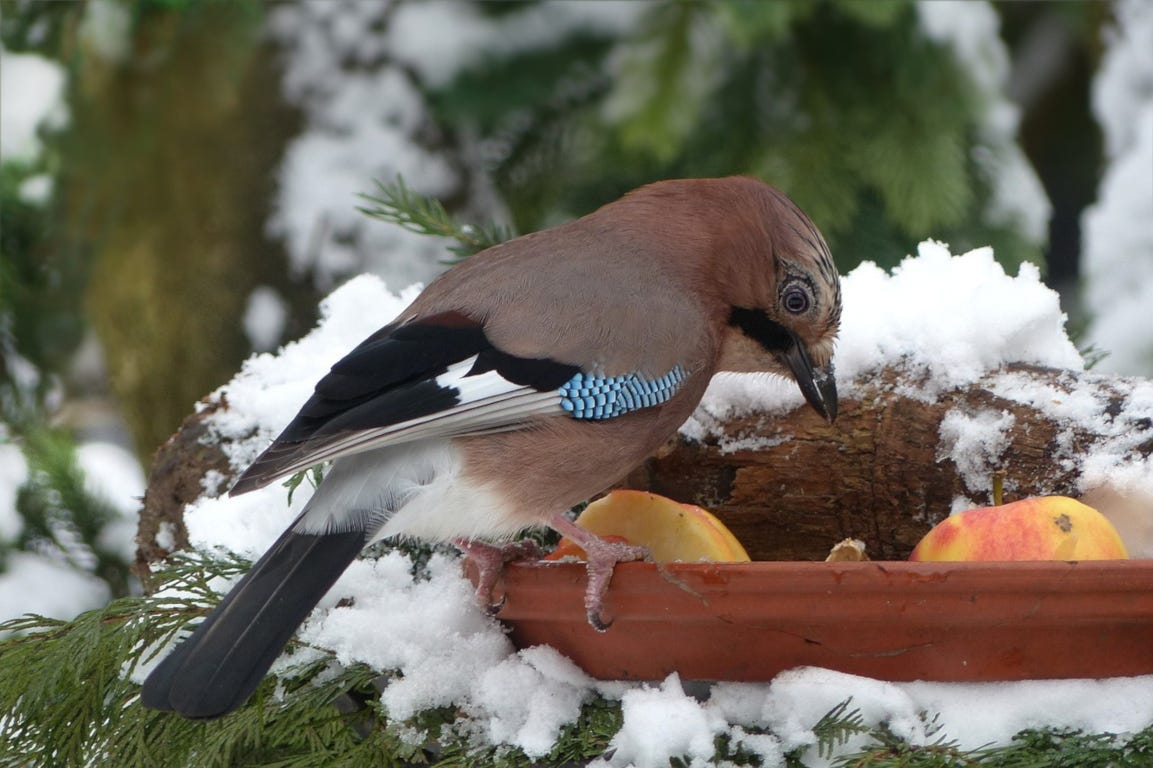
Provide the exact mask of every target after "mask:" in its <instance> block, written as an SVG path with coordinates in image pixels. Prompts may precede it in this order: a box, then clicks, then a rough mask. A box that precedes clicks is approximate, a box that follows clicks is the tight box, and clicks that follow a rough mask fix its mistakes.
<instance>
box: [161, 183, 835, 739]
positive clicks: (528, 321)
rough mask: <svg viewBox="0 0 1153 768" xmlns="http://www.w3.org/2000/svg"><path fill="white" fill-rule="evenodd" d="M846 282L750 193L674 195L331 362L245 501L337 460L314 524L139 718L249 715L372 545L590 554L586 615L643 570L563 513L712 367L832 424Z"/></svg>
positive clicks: (630, 209) (634, 457) (451, 294)
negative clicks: (617, 569) (529, 541)
mask: <svg viewBox="0 0 1153 768" xmlns="http://www.w3.org/2000/svg"><path fill="white" fill-rule="evenodd" d="M840 309H841V299H840V286H839V282H838V278H837V272H836V269H835V266H834V264H833V261H832V258H831V256H830V255H829V251H828V248H827V246H826V245H825V242H824V239H823V238H822V237H821V235H820V233H819V232H818V231H817V229H816V227H815V226H814V225H813V224H812V222H811V221H809V219H808V218H807V217H806V216H805V215H804V214H803V213H802V212H801V211H800V210H799V209H798V208H797V207H796V206H795V205H793V203H792V202H791V201H789V200H788V198H786V197H785V196H784V195H783V194H781V193H780V192H778V191H777V190H775V189H773V188H772V187H769V186H767V185H765V184H762V183H761V182H759V181H756V180H753V179H748V178H727V179H698V180H678V181H665V182H659V183H656V184H651V185H649V186H646V187H642V188H640V189H638V190H635V191H633V192H631V193H629V194H628V195H626V196H625V197H624V198H622V199H621V200H618V201H616V202H614V203H610V204H608V205H606V206H604V207H603V208H601V209H599V210H597V211H595V212H593V213H591V214H589V215H588V216H585V217H583V218H581V219H578V220H576V221H573V222H570V223H568V224H563V225H561V226H558V227H554V228H552V229H549V230H545V231H543V232H538V233H535V234H531V235H527V236H525V237H521V238H517V239H516V240H513V241H510V242H508V243H505V244H503V245H499V246H496V247H494V248H490V249H489V250H487V251H484V252H483V253H480V254H477V255H475V256H473V257H472V258H470V259H468V260H467V261H465V262H464V263H462V264H460V265H458V266H456V267H454V268H452V269H451V270H449V271H448V272H446V273H445V274H444V275H442V276H441V277H440V278H438V279H437V280H435V281H433V283H432V284H430V285H429V286H428V288H427V289H426V290H425V291H424V292H423V293H422V294H421V295H420V296H419V297H418V298H417V299H416V300H415V301H414V302H413V304H412V305H411V306H410V307H409V308H408V309H406V310H405V311H404V312H403V313H402V314H401V316H400V317H398V318H396V320H394V321H393V322H392V323H390V324H389V325H387V326H385V327H384V328H383V329H381V331H378V332H377V333H376V334H374V335H373V336H372V337H370V338H369V339H367V340H366V341H365V342H364V343H363V344H361V345H360V346H359V347H357V348H356V349H355V350H353V351H352V352H350V353H349V354H348V355H347V356H346V357H345V358H343V359H342V360H341V361H340V362H338V363H337V364H336V365H335V366H333V369H332V371H331V372H330V373H329V374H328V375H326V376H325V377H324V378H322V379H321V380H320V382H319V383H318V384H317V388H316V393H315V394H314V395H313V397H312V399H310V400H309V402H308V403H306V404H305V406H304V407H303V408H302V409H301V412H300V414H298V415H297V417H296V418H295V419H294V420H293V422H292V423H291V424H290V425H289V426H288V427H287V428H286V429H285V431H284V432H283V433H282V434H281V436H280V437H279V438H277V440H276V441H275V442H274V443H273V444H272V446H270V447H269V449H268V450H267V451H266V452H265V453H264V454H263V455H262V456H261V457H260V458H258V459H257V461H256V462H254V463H253V465H252V466H251V467H250V468H249V469H248V470H247V471H246V472H245V473H244V474H243V475H242V476H241V478H240V479H239V481H238V482H237V484H236V486H235V487H234V488H233V491H232V492H233V493H241V492H245V491H248V490H252V489H254V488H258V487H261V486H263V485H266V484H268V483H270V482H272V481H273V480H275V479H277V478H279V477H282V476H284V475H287V474H291V473H293V472H296V471H298V470H300V469H303V468H306V467H308V466H310V465H312V464H315V463H318V462H320V461H325V460H334V463H333V464H332V466H331V468H330V469H329V471H328V473H327V475H326V476H325V480H324V482H323V483H321V485H320V487H319V488H318V489H317V491H316V493H315V494H314V496H313V497H312V499H311V500H310V501H309V503H308V506H307V507H306V509H305V511H304V512H303V513H302V514H301V515H300V517H299V518H298V519H297V520H296V521H295V522H294V524H293V525H292V527H291V528H290V529H289V530H288V531H286V532H285V533H284V535H283V536H282V537H281V538H280V540H279V541H278V542H277V544H276V545H274V547H273V549H272V550H270V552H269V553H268V554H267V555H265V557H264V558H262V560H261V561H260V562H259V563H257V564H256V565H255V566H254V567H253V569H252V570H251V571H250V573H249V574H248V575H247V576H246V577H245V578H244V579H243V580H242V581H241V582H240V583H239V584H238V585H237V586H236V587H235V588H234V589H233V591H232V592H231V593H229V595H228V596H227V597H226V598H225V601H224V602H223V603H222V604H221V607H220V608H218V609H217V610H216V611H215V612H214V613H213V614H212V615H211V616H210V617H209V618H208V619H207V620H205V622H204V623H203V624H201V625H200V627H199V628H198V629H197V630H196V632H195V633H194V634H193V635H192V637H190V638H189V639H188V640H186V641H185V642H184V643H183V644H182V645H181V646H179V647H178V648H177V649H176V650H175V651H174V652H173V653H172V654H171V655H170V656H169V657H168V658H167V659H166V660H165V661H164V662H163V663H162V664H161V665H160V667H158V669H157V670H156V671H155V672H154V673H153V674H152V675H151V676H150V677H149V679H148V681H147V682H146V684H145V687H144V692H143V695H142V700H143V702H144V703H145V705H147V706H150V707H154V708H158V709H171V710H175V711H177V712H179V713H181V714H184V715H186V716H189V717H211V716H215V715H219V714H223V713H225V712H228V711H231V710H232V709H234V708H235V707H237V706H239V705H240V704H241V703H242V702H243V701H244V699H245V698H247V696H248V695H249V694H250V693H251V692H252V690H254V689H255V687H256V685H257V684H258V683H259V681H260V678H261V677H263V675H264V673H265V672H266V671H267V669H268V667H269V666H270V665H271V663H272V661H273V660H274V659H275V658H276V656H277V655H278V654H279V652H280V650H281V648H282V647H283V645H284V643H285V642H287V640H288V638H289V637H290V635H291V633H292V632H293V631H294V630H295V628H296V626H297V625H298V624H299V623H300V622H301V621H303V619H304V618H305V616H307V614H308V612H309V611H310V610H311V609H312V607H313V606H314V605H315V604H316V602H317V601H318V600H319V599H320V598H321V597H322V596H323V595H324V593H325V592H326V591H327V590H328V588H329V587H330V586H331V585H332V583H333V582H334V581H335V580H336V578H337V577H338V576H339V574H340V572H341V571H342V570H343V569H344V567H346V566H347V564H348V562H350V561H351V559H352V558H354V557H355V556H356V553H357V552H358V551H359V549H360V547H361V546H362V545H363V544H365V543H368V542H371V541H375V540H378V539H381V538H388V537H391V536H415V537H420V538H425V539H430V540H460V541H461V542H462V543H464V544H465V545H466V546H468V548H469V550H470V551H471V552H474V553H477V555H478V556H481V555H480V553H482V552H485V551H488V552H489V553H490V563H489V565H490V566H492V567H489V568H487V569H486V573H487V574H489V576H491V575H492V574H493V573H494V572H495V566H496V564H497V563H498V562H499V559H500V554H499V552H496V551H494V550H487V549H485V547H483V546H480V545H479V544H477V543H476V542H479V541H483V540H486V539H487V540H494V539H495V540H501V539H507V538H509V537H511V536H513V535H515V534H516V533H517V532H518V531H520V530H523V529H525V528H528V527H532V526H541V525H548V526H551V527H553V528H555V529H557V530H558V531H560V532H562V533H564V534H566V535H569V536H570V537H573V538H576V539H577V541H578V543H580V544H581V545H582V547H583V548H584V549H585V550H586V552H588V554H589V589H588V594H587V597H586V606H587V608H588V612H589V620H590V621H591V622H592V623H593V624H594V625H597V626H603V623H602V622H601V619H600V609H601V600H602V598H603V595H604V590H605V588H607V585H608V581H609V578H610V577H611V574H612V568H613V565H614V564H615V563H616V562H619V561H622V560H629V559H636V558H638V557H641V556H643V554H644V553H643V551H639V550H638V549H637V548H635V547H629V546H622V545H613V544H608V543H605V542H602V541H600V540H599V539H597V538H596V537H594V536H592V535H591V534H588V533H587V532H582V531H581V530H580V529H578V528H576V527H575V526H573V524H572V523H571V521H569V520H568V519H567V517H565V516H564V512H565V511H566V510H567V509H568V508H569V507H571V506H572V505H573V504H574V503H576V502H579V501H581V500H583V499H586V498H588V497H589V496H590V495H592V494H594V493H596V492H598V491H600V490H602V489H604V488H605V487H607V486H609V485H611V484H612V483H613V482H615V481H616V480H618V479H620V478H621V477H622V476H623V475H624V474H626V473H627V472H628V471H629V470H630V469H632V468H633V467H634V466H636V465H637V464H638V463H639V462H641V461H642V460H643V459H644V458H645V457H646V456H647V455H649V454H650V453H651V452H652V451H654V450H655V449H656V448H657V447H659V446H660V445H661V444H662V443H663V442H664V441H666V440H667V439H668V438H669V437H670V436H671V435H672V434H673V433H675V431H676V429H677V428H678V427H679V426H680V425H681V424H682V423H683V422H684V421H685V419H687V418H688V416H689V415H690V414H691V413H692V411H693V409H694V408H695V407H696V405H697V403H698V402H699V401H700V398H701V396H702V395H703V394H704V391H705V388H706V387H707V386H708V383H709V380H710V379H711V378H712V376H713V374H714V373H715V372H717V371H718V370H738V371H766V372H770V373H776V374H780V375H783V376H787V377H790V378H793V379H795V380H796V381H797V384H798V386H799V387H800V389H801V391H802V393H803V394H804V396H805V398H806V399H807V400H808V402H809V403H810V404H811V405H812V406H813V408H815V409H816V410H817V411H818V412H819V413H821V414H822V415H823V416H825V417H826V418H829V419H832V418H834V417H835V415H836V405H837V400H836V386H835V383H834V380H833V376H832V365H831V357H832V352H833V343H834V340H835V338H836V334H837V329H838V326H839V323H840Z"/></svg>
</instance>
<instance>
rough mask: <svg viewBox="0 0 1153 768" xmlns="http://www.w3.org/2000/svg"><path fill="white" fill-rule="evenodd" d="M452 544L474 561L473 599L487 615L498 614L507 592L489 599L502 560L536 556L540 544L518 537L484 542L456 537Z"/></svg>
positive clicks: (502, 566)
mask: <svg viewBox="0 0 1153 768" xmlns="http://www.w3.org/2000/svg"><path fill="white" fill-rule="evenodd" d="M453 544H455V545H456V547H457V549H459V550H460V551H461V552H463V553H464V554H465V555H467V556H468V557H469V559H471V560H472V561H473V562H474V563H476V569H477V579H476V601H477V603H479V604H480V607H481V608H482V609H483V610H484V612H485V613H487V614H488V615H489V616H495V615H496V614H498V613H500V610H501V608H504V604H505V601H506V600H507V599H508V595H501V596H500V599H499V600H493V592H494V590H495V589H496V583H497V581H498V580H499V579H500V575H501V572H502V571H503V570H504V565H505V563H510V562H512V561H514V560H532V559H537V558H539V557H540V547H539V546H538V545H537V543H536V542H535V541H533V540H532V539H522V540H521V541H514V542H512V543H510V544H486V543H484V542H481V541H472V540H469V539H457V540H456V541H454V542H453Z"/></svg>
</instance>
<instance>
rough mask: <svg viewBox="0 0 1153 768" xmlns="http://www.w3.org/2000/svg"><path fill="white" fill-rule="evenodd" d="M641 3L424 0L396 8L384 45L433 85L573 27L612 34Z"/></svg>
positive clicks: (625, 27) (541, 45) (625, 26)
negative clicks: (488, 9)
mask: <svg viewBox="0 0 1153 768" xmlns="http://www.w3.org/2000/svg"><path fill="white" fill-rule="evenodd" d="M645 6H646V4H645V3H635V2H627V1H625V2H622V0H611V1H608V2H604V1H602V2H596V3H588V2H576V1H574V0H560V1H559V2H549V3H541V4H538V5H531V6H528V7H526V8H524V9H523V10H520V11H515V12H512V13H505V14H501V15H499V16H491V15H488V14H485V13H483V12H482V11H481V9H480V8H479V7H478V6H477V4H476V3H470V2H461V1H460V0H425V2H421V3H409V4H406V5H402V6H400V7H399V8H397V10H396V13H395V14H394V15H393V18H392V20H391V23H390V25H389V33H388V48H389V50H390V51H391V52H392V54H393V55H394V56H396V57H397V58H398V59H399V60H401V61H403V62H405V63H406V64H408V65H409V66H410V67H412V68H413V69H415V70H416V71H417V72H418V73H419V74H420V76H421V79H422V80H423V81H424V82H425V83H427V84H428V85H430V86H432V87H434V88H436V87H442V86H445V85H447V84H448V83H450V82H451V81H452V80H453V78H455V77H456V76H457V75H458V74H460V73H461V72H463V71H465V70H466V69H469V68H472V67H476V66H478V65H481V64H483V63H485V62H486V61H488V60H492V59H501V58H507V57H509V56H512V55H515V54H519V53H525V52H528V51H536V50H545V49H548V48H552V47H555V46H556V45H557V44H559V43H561V42H563V41H564V40H566V39H567V38H569V37H572V36H573V35H575V34H578V33H587V34H595V35H599V36H603V37H616V36H618V35H621V34H623V33H625V32H627V31H629V30H631V29H632V28H633V27H634V25H635V22H636V20H637V18H638V17H639V16H640V15H641V14H643V13H645V12H646V11H647V8H646V7H645Z"/></svg>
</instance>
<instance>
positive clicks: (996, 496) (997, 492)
mask: <svg viewBox="0 0 1153 768" xmlns="http://www.w3.org/2000/svg"><path fill="white" fill-rule="evenodd" d="M1004 500H1005V470H1003V469H998V470H995V471H994V472H993V506H994V507H999V506H1001V503H1002V502H1003V501H1004Z"/></svg>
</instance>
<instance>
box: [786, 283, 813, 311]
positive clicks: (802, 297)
mask: <svg viewBox="0 0 1153 768" xmlns="http://www.w3.org/2000/svg"><path fill="white" fill-rule="evenodd" d="M811 303H812V301H811V300H810V299H809V292H808V291H806V290H805V289H804V288H803V287H801V286H799V285H791V286H789V287H788V288H786V289H785V292H784V295H782V296H781V306H783V307H784V308H785V310H786V311H787V312H790V313H792V314H794V315H802V314H804V313H805V312H808V311H809V305H810V304H811Z"/></svg>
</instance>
